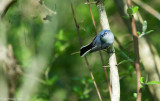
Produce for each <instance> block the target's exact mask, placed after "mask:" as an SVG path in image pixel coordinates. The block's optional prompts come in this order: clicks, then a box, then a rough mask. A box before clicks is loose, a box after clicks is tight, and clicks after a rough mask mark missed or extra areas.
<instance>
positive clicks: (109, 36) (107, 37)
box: [80, 30, 114, 57]
mask: <svg viewBox="0 0 160 101" xmlns="http://www.w3.org/2000/svg"><path fill="white" fill-rule="evenodd" d="M113 42H114V36H113V33H112V32H111V31H110V30H102V31H101V32H100V33H99V34H98V35H97V36H96V37H95V38H94V39H93V41H92V42H91V43H90V44H88V45H86V46H83V47H81V49H80V56H81V57H83V56H84V55H86V54H87V53H88V52H90V53H92V52H95V51H98V50H102V49H106V48H107V47H108V46H110V45H111V44H113Z"/></svg>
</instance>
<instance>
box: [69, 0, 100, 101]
mask: <svg viewBox="0 0 160 101" xmlns="http://www.w3.org/2000/svg"><path fill="white" fill-rule="evenodd" d="M70 1H71V8H72V14H73V18H74V22H75V25H76V28H77V33H78V37H79V41H80V45H81V46H82V40H81V36H80V31H79V25H78V23H77V20H76V17H75V13H74V9H73V5H72V0H70ZM84 58H85V61H86V64H87V67H88V70H89V72H90V75H91V78H92V80H93V83H94V86H95V88H96V91H97V94H98V97H99V100H100V101H102V97H101V94H100V92H99V89H98V87H97V84H96V81H95V79H94V76H93V73H92V70H91V68H90V65H89V63H88V60H87V57H86V56H84Z"/></svg>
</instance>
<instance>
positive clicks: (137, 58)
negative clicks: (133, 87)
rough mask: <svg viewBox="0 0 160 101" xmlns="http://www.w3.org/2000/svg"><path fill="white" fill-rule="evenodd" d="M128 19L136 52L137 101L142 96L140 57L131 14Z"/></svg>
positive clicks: (128, 1) (129, 3) (130, 4)
mask: <svg viewBox="0 0 160 101" xmlns="http://www.w3.org/2000/svg"><path fill="white" fill-rule="evenodd" d="M127 5H128V6H129V7H132V2H131V0H127ZM130 21H131V27H132V36H133V42H134V51H135V54H136V60H135V67H136V75H137V101H141V96H142V91H141V88H140V86H141V83H140V77H141V68H140V62H139V60H140V58H139V47H138V35H137V29H136V24H135V20H134V16H133V15H132V16H131V17H130Z"/></svg>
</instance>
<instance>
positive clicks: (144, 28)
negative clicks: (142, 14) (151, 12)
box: [142, 20, 147, 33]
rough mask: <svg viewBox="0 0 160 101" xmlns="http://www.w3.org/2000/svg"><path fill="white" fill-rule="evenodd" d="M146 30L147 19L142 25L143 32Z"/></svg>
mask: <svg viewBox="0 0 160 101" xmlns="http://www.w3.org/2000/svg"><path fill="white" fill-rule="evenodd" d="M146 30H147V21H146V20H145V21H144V22H143V27H142V31H143V33H145V32H146Z"/></svg>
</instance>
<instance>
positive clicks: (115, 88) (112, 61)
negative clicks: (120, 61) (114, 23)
mask: <svg viewBox="0 0 160 101" xmlns="http://www.w3.org/2000/svg"><path fill="white" fill-rule="evenodd" d="M96 1H97V8H98V12H99V18H100V23H101V26H102V29H103V30H104V29H108V30H110V26H109V22H108V18H107V14H106V11H105V7H104V0H96ZM107 51H115V50H114V47H113V45H112V46H111V47H110V48H108V49H107ZM108 55H109V66H110V78H111V84H112V98H111V101H119V100H120V84H119V75H118V68H117V60H116V55H115V53H108Z"/></svg>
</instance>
